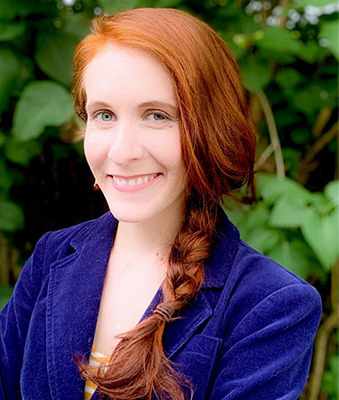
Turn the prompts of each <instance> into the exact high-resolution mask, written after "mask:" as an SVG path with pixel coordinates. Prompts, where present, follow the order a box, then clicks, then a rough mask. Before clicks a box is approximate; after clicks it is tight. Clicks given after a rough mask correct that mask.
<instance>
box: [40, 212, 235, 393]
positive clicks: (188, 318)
mask: <svg viewBox="0 0 339 400" xmlns="http://www.w3.org/2000/svg"><path fill="white" fill-rule="evenodd" d="M116 229H117V221H116V219H115V218H114V217H113V216H112V214H111V213H106V214H104V215H103V216H102V217H100V218H99V219H97V220H94V221H91V222H89V223H85V224H84V226H83V228H82V229H81V230H80V231H79V232H78V233H77V234H76V235H75V236H74V237H73V239H72V240H71V241H70V245H71V246H72V247H73V248H74V250H75V251H74V252H73V253H71V254H69V253H68V254H69V255H68V256H66V257H65V258H61V259H59V260H57V261H55V262H54V263H53V264H52V265H51V270H50V285H49V293H48V305H47V321H46V324H47V359H48V365H49V376H50V382H51V387H53V388H52V390H53V391H54V392H55V393H57V394H58V395H59V397H58V396H56V398H62V396H63V393H62V392H63V391H64V390H66V391H67V390H71V389H70V386H69V382H70V381H72V382H77V383H76V384H75V387H74V397H73V398H74V399H77V398H78V393H79V392H81V391H83V387H84V382H82V381H81V380H80V378H79V374H78V371H77V368H76V366H75V364H74V363H70V360H71V359H72V356H73V354H74V353H76V354H79V355H82V356H86V357H87V358H88V357H89V354H90V351H91V348H92V344H93V338H94V333H95V327H96V321H97V316H98V312H99V307H100V300H101V294H102V289H103V283H104V279H105V274H106V267H107V263H108V259H109V255H110V251H111V247H112V245H113V241H114V236H115V233H116ZM237 241H239V234H238V231H237V230H236V229H235V228H234V226H233V225H232V224H231V223H230V222H229V220H228V219H227V217H226V216H222V218H221V221H220V223H219V225H218V229H217V232H216V243H215V247H214V251H213V256H212V257H211V258H210V259H209V260H208V261H207V263H206V272H205V282H204V285H203V287H202V289H201V290H200V291H199V293H198V295H197V297H196V298H195V299H194V301H193V302H192V304H190V305H189V306H187V307H186V308H185V309H184V310H183V311H182V312H181V313H180V318H178V319H177V320H175V321H173V322H171V323H170V324H168V325H167V326H166V329H165V333H164V348H165V352H166V355H167V356H168V357H169V358H171V357H173V355H174V354H175V353H176V352H177V351H178V350H179V349H180V348H181V347H182V346H183V344H184V343H185V342H186V341H187V340H188V339H189V338H190V337H191V336H192V335H193V333H194V332H195V331H196V330H197V329H198V327H199V326H201V324H203V322H204V321H206V319H208V318H209V317H210V316H211V315H212V312H213V310H212V307H211V305H210V304H209V302H208V300H207V299H208V297H207V296H206V293H205V291H206V290H207V289H208V288H213V287H214V288H220V287H222V286H223V285H224V283H225V281H226V279H227V276H228V273H229V270H230V264H231V263H232V260H233V258H234V256H235V252H236V249H237V247H238V246H237ZM161 297H162V291H161V288H159V290H158V292H157V293H156V295H155V296H154V298H153V300H152V302H151V304H150V305H149V307H148V308H147V310H146V311H145V313H144V315H143V317H142V319H141V320H143V319H145V318H147V317H148V316H149V315H151V314H152V311H153V309H154V307H155V306H156V304H157V303H158V302H159V301H160V300H161ZM72 390H73V389H72ZM72 395H73V394H72Z"/></svg>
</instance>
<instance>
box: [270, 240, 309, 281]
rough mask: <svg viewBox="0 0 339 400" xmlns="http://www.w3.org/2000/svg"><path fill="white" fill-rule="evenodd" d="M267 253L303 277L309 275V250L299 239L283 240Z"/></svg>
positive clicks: (305, 277)
mask: <svg viewBox="0 0 339 400" xmlns="http://www.w3.org/2000/svg"><path fill="white" fill-rule="evenodd" d="M267 255H268V256H269V257H270V258H272V259H273V260H274V261H276V262H277V263H278V264H280V265H282V266H283V267H285V268H287V269H289V270H290V271H292V272H293V273H295V274H297V275H299V276H300V277H301V278H303V279H307V277H308V276H309V265H310V257H311V255H310V251H309V249H308V248H307V246H306V245H305V244H304V243H303V242H301V241H300V240H297V239H295V240H292V241H291V242H289V241H287V240H283V241H282V242H280V243H279V244H278V245H277V246H276V247H275V248H273V249H272V250H271V251H269V252H268V253H267Z"/></svg>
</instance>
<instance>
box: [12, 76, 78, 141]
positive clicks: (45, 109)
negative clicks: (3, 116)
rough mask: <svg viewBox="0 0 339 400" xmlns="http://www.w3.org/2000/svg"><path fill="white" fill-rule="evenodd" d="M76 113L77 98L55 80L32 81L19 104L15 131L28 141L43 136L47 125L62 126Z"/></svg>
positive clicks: (20, 138) (18, 136) (15, 116)
mask: <svg viewBox="0 0 339 400" xmlns="http://www.w3.org/2000/svg"><path fill="white" fill-rule="evenodd" d="M72 116H73V102H72V98H71V96H70V94H69V93H68V92H67V90H66V89H65V88H63V87H62V86H60V85H59V84H57V83H55V82H50V81H39V82H32V83H30V84H28V85H27V86H26V87H25V89H24V90H23V92H22V93H21V96H20V98H19V100H18V102H17V104H16V108H15V110H14V120H13V135H14V137H15V138H16V139H17V140H20V141H25V140H31V139H34V138H37V137H38V136H40V135H41V134H42V133H43V131H44V129H45V128H46V127H47V126H61V125H62V124H64V123H65V122H67V121H69V120H70V119H71V117H72Z"/></svg>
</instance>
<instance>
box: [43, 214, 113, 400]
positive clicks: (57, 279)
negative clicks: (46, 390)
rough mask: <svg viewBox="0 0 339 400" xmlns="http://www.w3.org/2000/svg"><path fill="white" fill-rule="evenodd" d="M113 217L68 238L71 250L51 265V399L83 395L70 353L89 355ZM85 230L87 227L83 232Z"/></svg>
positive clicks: (80, 355)
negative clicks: (70, 239)
mask: <svg viewBox="0 0 339 400" xmlns="http://www.w3.org/2000/svg"><path fill="white" fill-rule="evenodd" d="M116 225H117V223H116V221H115V220H114V219H113V217H112V216H111V215H110V214H105V215H104V216H103V217H101V218H99V219H98V220H97V221H96V223H95V224H94V226H93V225H90V228H89V229H87V230H86V229H85V228H83V229H82V230H81V231H80V234H78V235H77V236H75V237H74V238H73V240H72V241H71V242H70V247H73V249H74V252H73V253H72V254H70V255H68V256H66V257H65V258H61V259H59V260H57V261H56V262H54V263H53V264H52V265H51V269H50V283H49V293H48V304H47V321H46V323H47V339H46V340H47V346H46V347H47V366H48V374H49V379H50V387H51V393H53V398H55V399H61V398H62V399H67V400H68V399H72V400H75V399H80V398H83V390H84V382H83V381H82V380H81V379H80V376H79V372H78V369H77V367H76V364H75V362H74V361H73V356H74V355H78V356H79V358H80V359H82V358H83V357H85V358H87V359H88V357H89V354H90V351H91V348H92V340H93V337H94V332H95V327H96V321H97V317H98V312H99V306H100V300H101V294H102V289H103V283H104V278H105V274H106V267H107V262H108V259H109V255H110V250H111V247H112V243H113V239H114V233H115V230H116ZM84 231H85V232H84Z"/></svg>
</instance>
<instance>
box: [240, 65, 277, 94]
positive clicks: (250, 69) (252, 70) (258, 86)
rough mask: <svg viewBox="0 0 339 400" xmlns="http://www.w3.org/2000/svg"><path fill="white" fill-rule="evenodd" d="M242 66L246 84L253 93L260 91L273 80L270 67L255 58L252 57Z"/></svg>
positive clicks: (242, 74) (242, 75)
mask: <svg viewBox="0 0 339 400" xmlns="http://www.w3.org/2000/svg"><path fill="white" fill-rule="evenodd" d="M240 67H241V68H240V69H241V77H242V80H243V83H244V86H245V87H246V89H248V90H249V91H250V92H251V93H257V92H259V91H260V90H262V89H263V88H264V87H265V86H266V85H268V83H269V82H270V80H271V74H272V73H271V69H270V67H269V66H268V65H267V64H263V63H261V62H260V61H258V60H255V59H254V58H250V59H249V60H248V61H247V62H246V63H242V64H241V65H240Z"/></svg>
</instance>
